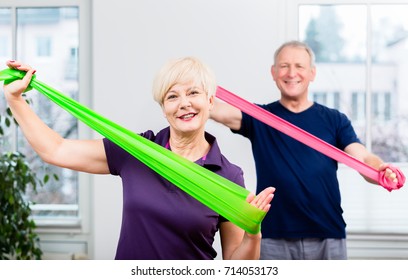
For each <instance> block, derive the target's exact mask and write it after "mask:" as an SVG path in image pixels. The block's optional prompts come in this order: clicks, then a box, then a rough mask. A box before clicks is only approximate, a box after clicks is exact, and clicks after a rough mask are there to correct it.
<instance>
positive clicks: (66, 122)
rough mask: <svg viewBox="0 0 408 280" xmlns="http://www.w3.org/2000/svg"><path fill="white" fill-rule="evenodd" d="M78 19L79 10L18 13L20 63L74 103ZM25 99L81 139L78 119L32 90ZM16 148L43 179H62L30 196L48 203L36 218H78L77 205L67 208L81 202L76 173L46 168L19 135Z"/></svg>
mask: <svg viewBox="0 0 408 280" xmlns="http://www.w3.org/2000/svg"><path fill="white" fill-rule="evenodd" d="M78 20H79V18H78V8H76V7H67V8H19V9H17V58H18V60H21V61H24V62H26V63H29V64H30V65H33V66H35V68H36V70H37V73H36V75H37V77H38V79H39V80H41V81H43V82H45V83H47V84H49V85H52V87H53V88H56V89H58V90H59V91H61V92H63V93H64V94H67V95H69V96H70V97H72V98H74V99H78V76H77V73H78V53H77V51H76V50H78V41H79V39H78V38H79V33H78V28H79V22H78ZM73 50H74V51H73ZM67 73H69V74H68V75H67ZM27 96H28V98H29V101H30V102H31V106H32V107H33V109H34V110H35V111H36V112H37V114H38V115H39V116H40V117H41V119H42V120H44V121H45V123H46V124H47V125H48V126H50V127H51V128H52V129H54V130H55V131H57V132H58V133H59V134H61V135H62V136H63V137H64V138H77V137H78V126H77V120H76V119H75V118H74V117H72V116H71V115H70V114H68V113H67V112H65V111H63V110H62V109H61V108H60V107H58V106H57V105H55V104H54V103H52V102H51V101H50V100H48V99H47V98H45V97H44V96H43V95H42V94H39V93H38V92H36V91H34V90H32V91H30V92H28V93H27ZM17 145H18V149H19V150H20V151H22V152H23V153H24V154H25V155H26V156H27V157H28V160H29V162H30V163H31V164H32V166H33V167H34V168H35V170H36V171H37V174H39V176H40V177H42V176H43V175H44V174H45V172H48V173H49V174H56V175H57V176H58V177H59V180H58V181H55V180H50V181H49V182H48V183H47V184H46V185H45V186H44V187H42V188H39V189H37V191H38V193H37V194H35V193H33V192H29V195H30V197H31V199H32V200H33V201H35V202H36V203H37V206H41V205H48V206H44V207H35V208H34V214H37V215H68V216H72V215H77V207H75V206H74V207H66V205H67V204H73V205H76V204H77V203H78V175H77V172H74V171H71V170H68V169H62V168H58V167H54V166H50V165H45V164H44V162H43V161H42V160H41V159H40V158H39V157H38V156H37V155H36V154H35V153H34V151H33V150H32V149H31V147H30V146H29V145H28V144H27V142H26V140H25V139H24V137H23V136H22V135H20V131H19V136H18V144H17ZM50 205H53V207H50ZM58 205H64V207H57V206H58ZM41 209H43V210H41ZM59 209H60V210H59Z"/></svg>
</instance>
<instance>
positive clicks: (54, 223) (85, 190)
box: [0, 0, 93, 239]
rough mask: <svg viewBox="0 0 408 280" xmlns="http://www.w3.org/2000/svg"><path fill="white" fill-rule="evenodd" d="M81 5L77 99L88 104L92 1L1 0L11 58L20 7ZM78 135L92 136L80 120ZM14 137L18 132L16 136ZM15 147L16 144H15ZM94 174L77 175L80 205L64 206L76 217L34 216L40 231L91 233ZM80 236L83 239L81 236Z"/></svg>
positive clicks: (15, 42) (15, 48)
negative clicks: (9, 27)
mask: <svg viewBox="0 0 408 280" xmlns="http://www.w3.org/2000/svg"><path fill="white" fill-rule="evenodd" d="M73 6H75V7H78V8H79V46H80V51H79V58H78V60H79V61H78V68H79V75H78V80H79V88H78V101H79V102H80V103H82V104H84V105H86V106H90V104H91V94H92V84H91V65H92V63H91V62H92V61H91V57H92V54H91V36H89V34H91V0H57V1H56V0H37V1H35V2H33V1H29V0H3V1H2V2H1V3H0V8H9V9H11V13H12V51H11V55H12V58H15V57H16V53H17V36H16V31H17V30H16V29H17V25H16V10H17V9H18V8H44V7H50V8H62V7H73ZM78 135H79V138H91V137H92V135H93V134H92V131H91V129H90V128H88V127H87V126H85V125H84V124H82V123H81V122H78ZM13 137H15V135H14V136H13ZM14 148H15V147H14ZM91 186H92V176H91V175H89V174H84V173H79V174H78V204H77V205H75V204H74V205H70V206H63V205H62V208H61V209H62V210H66V211H70V210H72V209H73V208H76V209H78V215H77V216H76V217H69V218H67V217H63V218H59V217H51V218H45V217H44V218H39V217H34V220H35V223H36V225H37V231H38V232H39V233H40V234H48V233H63V234H66V233H69V234H73V233H77V234H79V233H82V234H87V233H89V232H90V224H91V207H92V205H91V204H90V203H89V201H92V199H91V198H92V197H91V194H92V192H91ZM36 207H37V208H38V207H43V208H53V207H54V206H53V205H49V204H46V205H36V206H34V208H36ZM80 239H81V238H80Z"/></svg>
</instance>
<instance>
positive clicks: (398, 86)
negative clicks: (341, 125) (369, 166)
mask: <svg viewBox="0 0 408 280" xmlns="http://www.w3.org/2000/svg"><path fill="white" fill-rule="evenodd" d="M407 13H408V5H373V6H372V7H371V15H372V34H373V35H372V41H371V46H372V64H373V73H372V75H373V77H375V78H373V79H372V88H373V91H374V92H376V93H377V100H378V101H377V104H376V106H377V107H374V106H373V109H374V110H373V111H372V114H373V119H375V120H376V121H375V122H373V130H372V149H373V151H374V152H375V153H377V154H379V155H380V156H381V157H383V158H385V159H386V160H387V161H392V162H395V161H399V162H402V161H404V162H405V161H408V130H407V128H408V102H406V101H405V100H407V99H408V81H407V79H406V73H407V71H408V17H407V16H406V15H407Z"/></svg>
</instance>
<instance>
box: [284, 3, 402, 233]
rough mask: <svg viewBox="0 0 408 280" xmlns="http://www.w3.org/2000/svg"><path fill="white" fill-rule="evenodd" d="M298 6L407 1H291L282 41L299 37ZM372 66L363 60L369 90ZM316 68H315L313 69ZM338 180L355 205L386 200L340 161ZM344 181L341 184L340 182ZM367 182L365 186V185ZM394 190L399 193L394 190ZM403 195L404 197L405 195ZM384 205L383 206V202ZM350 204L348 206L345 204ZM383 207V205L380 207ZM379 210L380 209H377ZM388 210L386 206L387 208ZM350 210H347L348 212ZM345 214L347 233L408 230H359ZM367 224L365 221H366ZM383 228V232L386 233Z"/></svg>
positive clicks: (368, 125) (368, 99) (370, 119)
mask: <svg viewBox="0 0 408 280" xmlns="http://www.w3.org/2000/svg"><path fill="white" fill-rule="evenodd" d="M300 5H366V6H373V5H408V3H407V2H406V1H404V0H392V2H387V1H385V0H368V1H361V0H354V1H353V0H351V1H350V0H349V1H346V2H339V1H336V0H323V1H322V0H292V1H289V2H288V3H287V7H286V11H287V12H286V18H285V21H286V22H285V23H286V25H285V28H286V29H285V30H284V31H285V35H284V36H282V38H283V39H284V41H287V40H292V39H298V38H300V31H299V6H300ZM368 17H370V14H368ZM366 28H367V33H368V36H367V40H368V42H371V41H372V40H371V29H372V26H371V24H370V20H369V19H368V20H367V27H366ZM370 48H371V47H370V45H368V46H367V56H369V57H371V49H370ZM371 69H372V65H371V61H368V62H367V63H366V71H367V72H366V75H367V78H366V79H367V80H366V81H365V84H366V90H367V91H369V92H371V91H372V89H371V83H372V73H371ZM317 71H319V70H317ZM372 94H373V93H371V94H367V95H366V98H365V99H366V100H365V102H366V103H367V106H366V109H365V112H364V113H365V115H368V116H370V117H368V118H366V123H365V126H366V135H365V137H366V139H367V145H366V147H367V149H368V150H371V143H372V141H373V137H372V136H371V127H372V122H373V119H374V117H373V116H372V115H371V111H372V100H371V98H372ZM397 166H399V167H400V168H401V169H402V170H403V172H405V174H407V171H406V170H407V168H408V162H399V163H397ZM338 174H339V182H340V186H341V187H340V188H341V191H342V197H343V202H344V200H345V199H344V198H347V199H348V200H349V201H350V200H352V201H354V200H355V198H357V197H359V196H360V197H363V198H364V200H363V201H359V202H358V204H367V205H378V204H376V202H378V201H379V200H383V201H384V203H385V202H386V201H387V202H388V198H389V197H387V195H386V193H384V190H383V189H382V188H381V187H379V186H372V185H371V184H369V183H366V182H365V181H364V180H363V179H362V178H361V176H360V175H359V174H358V173H356V172H354V170H350V168H348V167H346V166H344V165H343V164H340V165H339V170H338ZM343 184H344V185H343ZM342 185H343V186H342ZM366 185H367V186H366ZM396 192H401V190H400V191H396ZM401 196H402V197H404V194H401ZM405 197H406V196H405ZM384 205H387V204H386V203H385V204H384ZM349 206H350V205H349ZM383 207H385V206H383ZM381 209H382V208H381ZM387 210H389V209H387ZM399 210H406V209H405V208H404V209H396V210H394V211H399ZM350 213H351V212H350ZM348 215H350V214H349V213H347V211H346V210H345V212H344V217H345V220H346V222H347V221H349V222H348V223H347V224H348V226H347V232H348V233H349V234H357V235H358V234H363V235H377V234H379V235H381V234H383V235H384V234H391V235H393V236H394V235H401V234H403V235H406V233H408V231H407V229H406V228H405V227H404V229H403V230H402V231H403V232H400V230H398V231H397V232H394V231H392V230H389V229H385V228H381V230H375V229H374V230H373V229H367V228H366V229H361V228H359V226H360V224H359V223H358V221H357V222H356V221H354V220H353V218H354V217H353V216H352V215H350V216H348ZM365 219H369V217H368V216H366V217H365ZM353 223H354V228H352V229H351V230H350V224H353ZM368 224H369V223H368ZM386 231H387V232H386Z"/></svg>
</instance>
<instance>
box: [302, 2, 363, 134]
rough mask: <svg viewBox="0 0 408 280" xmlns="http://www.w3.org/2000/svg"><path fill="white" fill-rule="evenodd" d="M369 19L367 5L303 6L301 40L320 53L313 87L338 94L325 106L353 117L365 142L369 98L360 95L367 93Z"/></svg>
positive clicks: (316, 90) (311, 87) (355, 125)
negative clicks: (367, 34) (366, 109)
mask: <svg viewBox="0 0 408 280" xmlns="http://www.w3.org/2000/svg"><path fill="white" fill-rule="evenodd" d="M352 15H355V16H352ZM366 21H367V11H366V7H365V6H364V5H301V6H300V7H299V37H300V40H301V41H304V42H306V43H307V44H308V45H309V46H310V47H311V48H312V49H313V51H314V52H315V55H316V67H317V77H316V80H315V81H314V82H313V83H312V84H311V86H310V90H311V92H330V93H331V95H333V94H335V95H333V96H332V97H331V98H330V100H331V101H330V102H329V103H326V104H323V105H326V106H328V107H331V108H335V109H338V110H340V111H342V112H343V113H345V114H346V115H347V116H348V117H349V118H350V119H351V120H353V125H354V128H355V130H356V132H357V134H358V135H359V137H360V139H361V140H362V141H365V129H366V127H365V124H366V119H365V99H364V96H360V93H364V92H366V90H365V87H366V26H367V24H366ZM363 95H364V94H363ZM317 102H318V101H317Z"/></svg>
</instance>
